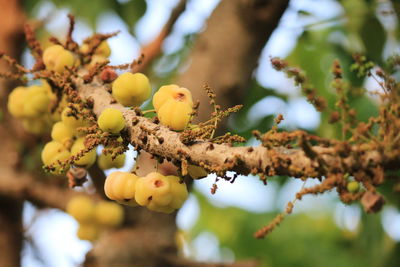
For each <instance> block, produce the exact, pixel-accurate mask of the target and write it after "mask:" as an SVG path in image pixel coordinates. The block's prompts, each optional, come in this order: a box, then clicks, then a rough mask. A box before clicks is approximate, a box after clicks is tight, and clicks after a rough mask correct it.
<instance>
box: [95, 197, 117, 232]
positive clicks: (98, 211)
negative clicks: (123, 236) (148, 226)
mask: <svg viewBox="0 0 400 267" xmlns="http://www.w3.org/2000/svg"><path fill="white" fill-rule="evenodd" d="M95 218H96V222H97V223H99V224H101V225H103V226H109V227H115V226H118V225H120V224H121V223H122V221H123V220H124V209H123V208H122V207H121V206H120V205H118V204H116V203H113V202H109V201H100V202H99V203H97V205H96V208H95Z"/></svg>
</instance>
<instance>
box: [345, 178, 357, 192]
mask: <svg viewBox="0 0 400 267" xmlns="http://www.w3.org/2000/svg"><path fill="white" fill-rule="evenodd" d="M359 190H360V183H359V182H357V181H351V182H349V183H348V184H347V191H349V192H350V193H357V192H358V191H359Z"/></svg>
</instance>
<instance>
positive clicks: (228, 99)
mask: <svg viewBox="0 0 400 267" xmlns="http://www.w3.org/2000/svg"><path fill="white" fill-rule="evenodd" d="M288 2H289V1H288V0H223V1H221V3H220V4H219V5H218V7H217V8H216V9H215V10H214V12H213V13H212V15H211V17H210V19H209V20H208V21H207V25H206V29H205V30H204V32H203V33H202V34H200V36H199V37H198V38H197V40H196V41H195V44H194V47H193V52H192V53H191V55H190V57H189V67H188V69H187V70H186V71H185V72H184V73H183V74H182V75H181V76H180V77H178V79H177V84H179V85H180V86H183V87H186V88H189V89H190V90H191V91H192V94H193V98H194V99H198V100H200V103H201V105H200V109H199V114H200V116H199V120H201V121H204V120H207V119H208V118H209V114H210V113H211V112H212V110H211V106H210V105H208V104H207V103H208V99H207V96H206V94H205V92H204V90H203V89H202V86H203V85H204V84H205V83H207V84H208V85H209V86H211V88H213V89H214V90H215V91H216V92H217V102H218V104H220V105H221V106H222V107H223V108H227V107H230V106H233V105H236V104H242V102H243V101H242V100H243V96H244V95H245V92H246V87H247V86H248V85H249V82H250V80H251V78H252V73H253V71H254V69H255V67H256V66H257V62H258V58H259V56H260V53H261V50H262V48H263V47H264V46H265V43H266V42H267V40H268V39H269V37H270V36H271V34H272V32H273V30H274V29H275V28H276V26H277V25H278V23H279V20H280V18H281V16H282V14H283V12H284V11H285V9H286V7H287V5H288Z"/></svg>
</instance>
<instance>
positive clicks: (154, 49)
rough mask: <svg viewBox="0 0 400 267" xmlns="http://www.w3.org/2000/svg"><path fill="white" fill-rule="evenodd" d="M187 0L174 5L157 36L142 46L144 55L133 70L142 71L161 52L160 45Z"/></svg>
mask: <svg viewBox="0 0 400 267" xmlns="http://www.w3.org/2000/svg"><path fill="white" fill-rule="evenodd" d="M186 2H187V0H180V1H179V3H178V4H177V5H176V7H175V8H174V9H173V10H172V12H171V16H170V17H169V19H168V21H167V23H166V24H165V25H164V27H163V28H162V29H161V31H160V33H159V34H158V36H157V37H156V38H155V39H154V40H153V41H151V42H150V43H148V44H146V45H145V46H143V47H142V51H141V54H142V55H144V58H143V60H142V61H141V64H138V65H135V66H134V68H133V71H135V72H144V70H145V69H146V68H147V67H148V66H149V65H150V64H151V63H152V62H153V60H154V59H155V58H156V57H157V56H158V55H159V54H160V53H161V47H162V44H163V42H164V40H165V38H166V37H167V36H168V35H169V34H170V33H171V31H172V28H173V26H174V24H175V22H176V21H177V20H178V18H179V16H180V15H181V14H182V13H183V12H184V11H185V9H186Z"/></svg>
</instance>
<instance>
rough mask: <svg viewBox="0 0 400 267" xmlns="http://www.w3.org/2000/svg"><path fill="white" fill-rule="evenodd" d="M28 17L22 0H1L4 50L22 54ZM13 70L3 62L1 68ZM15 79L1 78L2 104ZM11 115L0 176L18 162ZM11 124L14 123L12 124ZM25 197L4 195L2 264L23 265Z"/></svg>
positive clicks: (3, 130)
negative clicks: (25, 14)
mask: <svg viewBox="0 0 400 267" xmlns="http://www.w3.org/2000/svg"><path fill="white" fill-rule="evenodd" d="M23 22H24V17H23V13H22V10H21V6H20V2H19V1H17V0H0V25H1V27H0V51H2V52H5V53H7V54H8V55H10V56H12V57H14V58H19V56H20V53H21V47H22V44H23V27H22V26H23V25H22V24H23ZM7 70H9V66H7V65H6V64H4V63H2V64H1V65H0V71H7ZM10 86H11V83H10V82H7V81H0V100H1V107H3V108H4V103H5V97H6V96H7V92H8V89H9V88H10ZM7 121H8V120H7V118H3V121H2V123H1V125H0V140H1V146H0V179H3V178H4V177H3V175H4V174H3V173H4V170H6V169H8V168H12V167H13V166H14V163H15V156H16V154H15V153H16V152H15V147H14V146H13V134H12V133H10V129H9V127H4V125H6V124H7ZM9 125H10V124H9ZM21 214H22V200H16V199H13V198H8V197H4V196H0V248H1V249H0V266H2V267H14V266H19V265H20V250H21V248H22V240H23V237H22V219H21V217H22V215H21Z"/></svg>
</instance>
